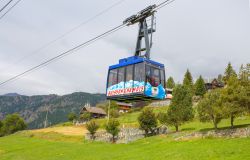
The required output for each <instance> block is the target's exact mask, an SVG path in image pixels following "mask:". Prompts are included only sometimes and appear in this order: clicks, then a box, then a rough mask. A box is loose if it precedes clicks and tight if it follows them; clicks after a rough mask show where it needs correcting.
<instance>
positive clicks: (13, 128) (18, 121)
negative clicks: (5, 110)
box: [1, 114, 27, 135]
mask: <svg viewBox="0 0 250 160" xmlns="http://www.w3.org/2000/svg"><path fill="white" fill-rule="evenodd" d="M26 127H27V125H26V124H25V122H24V120H23V119H22V118H21V117H20V116H19V115H18V114H11V115H7V116H6V118H5V119H4V121H3V123H2V129H1V133H2V135H9V134H12V133H15V132H17V131H21V130H24V129H26Z"/></svg>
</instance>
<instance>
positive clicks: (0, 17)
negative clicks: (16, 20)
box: [0, 0, 21, 20]
mask: <svg viewBox="0 0 250 160" xmlns="http://www.w3.org/2000/svg"><path fill="white" fill-rule="evenodd" d="M20 1H21V0H18V1H17V2H16V3H15V4H14V5H12V6H11V7H10V8H9V9H8V10H7V11H6V12H5V13H4V14H3V15H1V16H0V20H1V19H2V18H3V17H4V16H5V15H6V14H7V13H9V12H10V11H11V10H12V9H13V8H14V7H15V6H16V5H17V4H18V3H19V2H20Z"/></svg>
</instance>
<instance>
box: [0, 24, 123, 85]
mask: <svg viewBox="0 0 250 160" xmlns="http://www.w3.org/2000/svg"><path fill="white" fill-rule="evenodd" d="M125 26H126V25H125V24H122V25H119V26H117V27H114V28H113V29H110V30H108V31H106V32H104V33H102V34H100V35H98V36H96V37H94V38H92V39H90V40H88V41H86V42H84V43H81V44H79V45H77V46H76V47H74V48H71V49H70V50H67V51H65V52H63V53H61V54H59V55H57V56H55V57H53V58H51V59H48V60H46V61H45V62H43V63H40V64H39V65H36V66H34V67H32V68H30V69H28V70H26V71H24V72H22V73H20V74H18V75H16V76H14V77H12V78H10V79H8V80H6V81H3V82H1V83H0V86H3V85H5V84H6V83H8V82H10V81H13V80H16V79H18V78H19V77H21V76H23V75H25V74H28V73H30V72H31V71H34V70H36V69H39V68H41V67H44V66H46V65H48V64H50V63H51V62H53V61H55V60H58V59H61V58H63V57H64V56H67V55H69V54H72V53H74V52H75V51H77V50H79V49H80V48H82V47H86V46H88V45H90V44H92V43H94V42H95V41H97V40H99V39H101V38H103V37H106V36H108V35H110V34H112V33H114V32H116V31H118V30H120V29H122V28H123V27H125Z"/></svg>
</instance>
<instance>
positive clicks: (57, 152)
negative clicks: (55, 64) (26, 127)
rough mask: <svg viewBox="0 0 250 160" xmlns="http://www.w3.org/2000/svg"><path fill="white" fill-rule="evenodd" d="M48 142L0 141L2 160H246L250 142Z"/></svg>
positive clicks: (16, 138)
mask: <svg viewBox="0 0 250 160" xmlns="http://www.w3.org/2000/svg"><path fill="white" fill-rule="evenodd" d="M54 136H55V137H56V138H57V139H56V140H55V139H54V140H48V139H41V138H36V137H26V136H23V135H19V134H16V135H12V136H8V137H4V138H0V159H1V160H17V159H18V160H37V159H39V160H61V159H63V160H72V159H74V160H78V159H79V160H84V159H86V160H97V159H98V160H101V159H103V160H106V159H107V160H108V159H109V160H113V159H114V160H117V159H119V160H131V159H133V160H135V159H139V160H154V159H155V160H159V159H169V160H171V159H173V160H179V159H182V160H189V159H194V160H195V159H197V160H200V159H209V160H211V159H232V160H236V159H239V160H241V159H244V160H246V159H249V157H250V152H249V150H250V138H236V139H199V140H191V141H174V140H172V139H171V138H169V137H167V136H156V137H150V138H146V139H142V140H139V141H136V142H133V143H130V144H107V143H97V142H87V141H80V140H79V141H77V138H79V137H77V138H75V139H73V140H74V141H73V140H72V141H71V142H67V141H65V139H69V137H67V136H61V137H60V136H58V135H54Z"/></svg>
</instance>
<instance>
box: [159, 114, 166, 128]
mask: <svg viewBox="0 0 250 160" xmlns="http://www.w3.org/2000/svg"><path fill="white" fill-rule="evenodd" d="M157 119H158V120H159V122H160V123H161V124H162V125H165V126H167V124H168V123H167V122H168V115H167V113H163V112H160V113H158V115H157Z"/></svg>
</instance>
